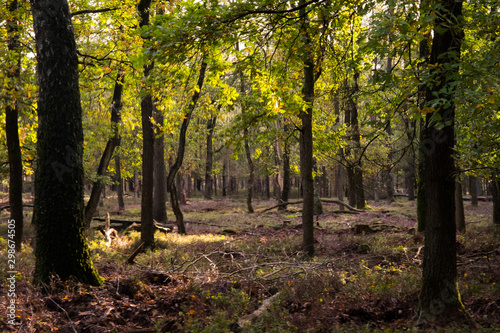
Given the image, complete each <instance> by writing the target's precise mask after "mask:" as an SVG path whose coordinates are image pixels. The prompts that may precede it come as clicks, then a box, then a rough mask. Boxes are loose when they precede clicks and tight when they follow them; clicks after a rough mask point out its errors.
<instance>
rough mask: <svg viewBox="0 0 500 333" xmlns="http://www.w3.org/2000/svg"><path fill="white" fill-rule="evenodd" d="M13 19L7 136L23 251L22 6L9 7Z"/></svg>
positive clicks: (12, 216) (13, 202)
mask: <svg viewBox="0 0 500 333" xmlns="http://www.w3.org/2000/svg"><path fill="white" fill-rule="evenodd" d="M7 10H8V12H9V15H10V18H9V19H8V21H7V34H8V41H7V47H8V49H9V53H10V54H12V55H15V56H13V57H12V59H10V60H9V63H8V64H7V67H8V68H9V71H8V75H7V77H8V78H9V84H8V85H7V87H6V88H7V91H8V93H7V96H8V97H7V98H10V99H6V101H5V104H6V107H5V134H6V136H7V155H8V160H9V204H10V219H11V220H14V223H15V229H14V230H15V234H14V238H13V240H14V242H15V251H21V241H22V239H23V226H24V220H23V219H24V218H23V161H22V155H21V145H20V143H19V126H18V123H17V121H18V103H17V100H18V99H19V96H18V94H19V92H18V91H17V88H16V83H17V82H18V80H19V77H20V75H21V54H20V50H19V46H20V45H19V22H18V19H17V16H18V10H19V4H18V1H17V0H12V1H10V3H9V2H8V3H7Z"/></svg>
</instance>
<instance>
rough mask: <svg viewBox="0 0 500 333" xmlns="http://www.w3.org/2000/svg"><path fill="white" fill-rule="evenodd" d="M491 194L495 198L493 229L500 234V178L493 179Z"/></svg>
mask: <svg viewBox="0 0 500 333" xmlns="http://www.w3.org/2000/svg"><path fill="white" fill-rule="evenodd" d="M491 196H492V198H493V229H494V232H495V234H496V235H497V236H498V235H499V234H500V178H499V177H493V178H492V179H491Z"/></svg>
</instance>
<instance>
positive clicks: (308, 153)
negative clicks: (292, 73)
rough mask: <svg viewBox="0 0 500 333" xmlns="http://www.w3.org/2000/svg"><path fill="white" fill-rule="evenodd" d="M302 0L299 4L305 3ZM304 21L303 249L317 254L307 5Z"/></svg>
mask: <svg viewBox="0 0 500 333" xmlns="http://www.w3.org/2000/svg"><path fill="white" fill-rule="evenodd" d="M304 3H305V1H304V0H301V1H300V3H299V5H304ZM299 13H300V14H299V15H300V18H301V21H302V25H301V26H302V28H301V34H302V43H303V45H302V47H303V50H302V52H303V56H302V57H303V59H302V61H303V65H304V81H303V85H302V96H303V97H302V98H303V99H304V102H305V103H306V108H305V109H304V110H302V111H301V112H300V114H299V118H300V120H301V126H300V139H299V146H300V178H301V181H302V189H303V193H304V201H303V204H302V228H303V231H304V232H303V244H302V246H303V249H304V252H305V253H306V254H307V255H308V256H313V255H314V221H313V214H314V178H313V165H314V160H313V133H312V121H313V102H314V82H315V78H314V76H315V66H314V63H315V60H314V55H313V54H312V41H311V37H310V35H309V31H308V26H309V23H308V18H307V11H306V8H305V7H303V8H302V9H301V10H300V12H299Z"/></svg>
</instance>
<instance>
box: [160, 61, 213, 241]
mask: <svg viewBox="0 0 500 333" xmlns="http://www.w3.org/2000/svg"><path fill="white" fill-rule="evenodd" d="M206 69H207V62H206V61H205V55H203V57H202V59H201V67H200V73H199V76H198V82H197V83H196V86H197V89H195V92H194V94H193V96H192V98H191V103H190V104H189V106H188V108H187V110H186V113H185V114H184V119H183V121H182V124H181V129H180V133H179V145H178V148H177V156H176V159H175V162H174V163H173V164H172V166H171V167H170V171H169V173H168V176H167V190H168V192H169V193H170V202H171V204H172V210H173V212H174V214H175V220H176V223H177V231H178V232H179V233H180V234H186V227H185V225H184V216H183V214H182V211H181V209H180V206H179V199H178V197H177V189H176V187H175V177H176V175H177V172H179V169H180V168H181V166H182V162H183V161H184V153H185V150H186V132H187V129H188V126H189V122H190V121H191V116H192V115H193V112H194V109H195V107H196V103H197V102H198V99H199V98H200V92H201V88H202V86H203V82H204V81H205V72H206Z"/></svg>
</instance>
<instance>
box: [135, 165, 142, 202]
mask: <svg viewBox="0 0 500 333" xmlns="http://www.w3.org/2000/svg"><path fill="white" fill-rule="evenodd" d="M140 187H141V186H140V184H139V171H137V170H134V202H135V201H137V199H139V193H140Z"/></svg>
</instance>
